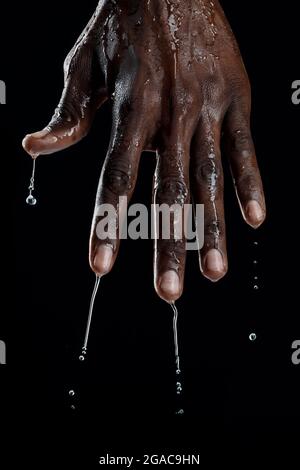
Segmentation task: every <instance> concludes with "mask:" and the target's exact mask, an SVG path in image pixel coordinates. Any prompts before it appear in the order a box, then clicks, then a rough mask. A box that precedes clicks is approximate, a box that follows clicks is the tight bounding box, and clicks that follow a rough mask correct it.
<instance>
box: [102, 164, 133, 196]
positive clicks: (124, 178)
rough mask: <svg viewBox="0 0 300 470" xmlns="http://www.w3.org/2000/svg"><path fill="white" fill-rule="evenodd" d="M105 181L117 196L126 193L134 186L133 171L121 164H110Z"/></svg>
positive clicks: (106, 185)
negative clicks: (122, 166)
mask: <svg viewBox="0 0 300 470" xmlns="http://www.w3.org/2000/svg"><path fill="white" fill-rule="evenodd" d="M103 183H104V186H105V187H106V188H107V189H109V190H110V191H111V192H112V193H113V194H115V195H116V196H122V195H125V194H127V193H128V192H129V191H130V190H131V188H132V175H131V171H130V169H127V170H126V169H124V168H121V167H120V166H119V165H113V164H108V165H107V166H106V168H105V171H104V175H103Z"/></svg>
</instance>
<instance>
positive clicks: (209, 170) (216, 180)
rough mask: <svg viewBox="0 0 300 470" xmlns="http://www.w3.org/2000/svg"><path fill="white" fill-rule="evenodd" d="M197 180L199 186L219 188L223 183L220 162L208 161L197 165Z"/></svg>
mask: <svg viewBox="0 0 300 470" xmlns="http://www.w3.org/2000/svg"><path fill="white" fill-rule="evenodd" d="M195 179H196V183H198V184H201V185H202V184H203V183H204V184H205V185H206V186H217V185H220V184H222V183H223V170H222V166H221V164H220V163H219V162H217V161H216V159H214V160H213V161H212V160H210V159H208V160H206V161H205V162H201V163H199V164H198V165H196V168H195Z"/></svg>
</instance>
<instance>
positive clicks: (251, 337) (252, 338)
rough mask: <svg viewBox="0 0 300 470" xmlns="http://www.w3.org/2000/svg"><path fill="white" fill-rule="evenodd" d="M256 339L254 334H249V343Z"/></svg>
mask: <svg viewBox="0 0 300 470" xmlns="http://www.w3.org/2000/svg"><path fill="white" fill-rule="evenodd" d="M256 338H257V336H256V333H250V335H249V339H250V341H255V340H256Z"/></svg>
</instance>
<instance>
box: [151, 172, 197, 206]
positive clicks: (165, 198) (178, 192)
mask: <svg viewBox="0 0 300 470" xmlns="http://www.w3.org/2000/svg"><path fill="white" fill-rule="evenodd" d="M188 193H189V190H188V185H187V183H186V182H185V181H184V179H180V178H176V177H168V178H163V179H162V180H160V181H159V182H158V184H157V187H156V199H157V202H158V203H165V204H169V205H173V204H180V205H184V204H185V202H186V200H187V197H188Z"/></svg>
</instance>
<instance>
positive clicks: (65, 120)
mask: <svg viewBox="0 0 300 470" xmlns="http://www.w3.org/2000/svg"><path fill="white" fill-rule="evenodd" d="M64 76H65V86H64V90H63V93H62V96H61V100H60V103H59V105H58V107H57V109H56V111H55V113H54V115H53V117H52V119H51V121H50V123H49V124H48V125H47V126H46V127H45V128H44V129H43V130H42V131H39V132H36V133H33V134H29V135H27V136H26V137H25V139H24V141H23V146H24V148H25V150H26V151H27V152H28V153H29V154H30V155H31V156H32V157H33V158H36V157H37V156H38V155H43V154H50V153H54V152H57V151H59V150H62V149H65V148H67V147H69V146H71V145H73V144H75V143H76V142H78V141H79V140H80V139H82V138H83V137H84V136H85V135H86V134H87V133H88V131H89V129H90V127H91V125H92V122H93V118H94V116H95V113H96V112H97V109H98V108H99V107H100V106H101V104H102V103H104V102H105V101H106V100H107V99H109V100H110V101H111V105H112V131H111V139H110V144H109V148H108V151H107V155H106V159H105V162H104V164H103V168H102V172H101V176H100V182H99V187H98V192H97V198H96V207H95V215H94V218H93V223H92V230H91V238H90V265H91V267H92V269H93V270H94V271H95V272H96V273H97V274H99V275H102V274H106V273H107V272H109V271H110V270H111V269H112V266H113V264H114V261H115V259H116V256H117V253H118V249H119V239H118V237H117V238H116V239H109V240H100V239H99V236H98V235H99V234H97V224H98V221H99V216H98V208H99V207H100V206H101V205H102V204H107V203H108V204H112V205H113V206H114V207H115V208H116V209H117V208H118V201H119V197H120V196H127V198H128V201H129V200H130V197H131V195H132V193H133V191H134V187H135V183H136V178H137V172H138V165H139V160H140V157H141V153H142V152H143V151H144V150H148V151H154V152H156V158H157V166H156V171H155V176H154V183H153V200H154V202H155V203H157V204H162V203H166V204H169V205H172V204H175V203H177V204H178V203H179V204H180V205H181V206H183V204H187V203H189V202H190V200H192V201H193V203H195V204H204V207H205V239H204V246H203V247H202V248H201V250H200V251H199V258H200V267H201V271H202V273H203V274H204V276H206V277H207V278H209V279H210V280H212V281H217V280H219V279H221V278H222V277H223V276H224V275H225V273H226V271H227V266H228V262H227V252H226V237H225V216H224V204H223V171H222V162H221V150H220V141H221V136H223V138H224V142H225V149H226V154H227V157H228V159H229V162H230V166H231V170H232V175H233V180H234V184H235V187H236V193H237V197H238V200H239V203H240V207H241V210H242V214H243V217H244V219H245V221H246V222H247V223H248V224H249V225H251V226H252V227H254V228H256V227H258V226H259V225H260V224H261V223H262V222H263V220H264V218H265V212H266V210H265V201H264V195H263V188H262V182H261V178H260V174H259V169H258V166H257V161H256V156H255V149H254V145H253V140H252V137H251V131H250V108H251V94H250V86H249V81H248V77H247V73H246V71H245V68H244V65H243V62H242V59H241V56H240V52H239V49H238V46H237V43H236V41H235V38H234V37H233V34H232V32H231V29H230V26H229V25H228V23H227V20H226V18H225V15H224V13H223V11H222V9H221V6H220V4H219V2H218V1H209V0H185V1H184V2H183V1H181V0H164V1H162V0H119V1H115V0H101V1H100V3H99V5H98V7H97V10H96V11H95V13H94V15H93V17H92V18H91V20H90V22H89V23H88V25H87V27H86V28H85V29H84V31H83V33H82V34H81V36H80V37H79V39H78V41H77V42H76V44H75V46H74V48H73V49H72V50H71V51H70V53H69V54H68V56H67V58H66V60H65V64H64ZM117 222H118V223H120V221H117ZM185 258H186V249H185V240H184V238H183V239H182V240H181V241H174V239H172V237H171V239H170V240H163V239H158V240H157V241H156V242H155V257H154V264H155V266H154V282H155V288H156V291H157V293H158V295H160V296H161V297H162V298H163V299H165V300H167V301H174V300H176V299H177V298H178V297H179V296H180V295H181V293H182V290H183V281H184V269H185Z"/></svg>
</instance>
